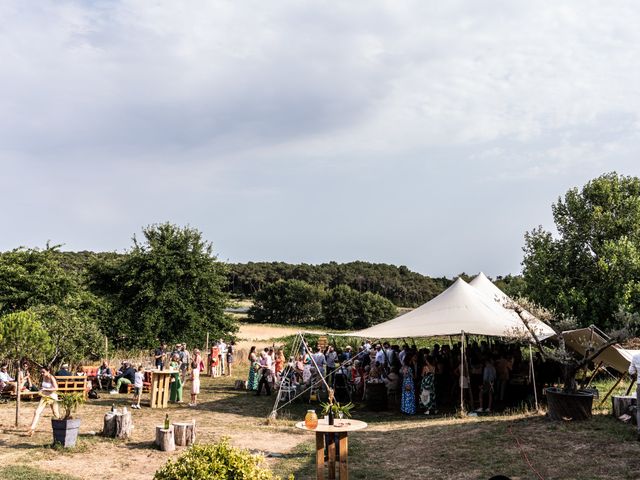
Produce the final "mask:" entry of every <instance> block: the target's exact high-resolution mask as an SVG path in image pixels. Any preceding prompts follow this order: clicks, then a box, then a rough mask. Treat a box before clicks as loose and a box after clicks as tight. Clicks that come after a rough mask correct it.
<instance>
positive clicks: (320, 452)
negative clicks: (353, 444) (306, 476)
mask: <svg viewBox="0 0 640 480" xmlns="http://www.w3.org/2000/svg"><path fill="white" fill-rule="evenodd" d="M296 428H299V429H301V430H306V431H308V432H315V433H316V479H317V480H323V479H324V447H325V443H324V436H325V434H328V435H329V443H328V445H327V449H328V450H329V461H328V462H327V470H329V480H335V478H336V435H337V436H338V444H339V447H340V458H339V469H340V477H339V478H340V480H348V479H349V462H348V456H349V444H348V441H347V435H348V433H349V432H355V431H356V430H362V429H364V428H367V424H366V423H365V422H362V421H360V420H352V419H343V420H340V419H336V420H335V424H334V425H328V424H327V421H326V420H324V419H322V420H318V426H317V427H316V428H314V429H311V428H307V427H306V426H305V424H304V422H298V423H296Z"/></svg>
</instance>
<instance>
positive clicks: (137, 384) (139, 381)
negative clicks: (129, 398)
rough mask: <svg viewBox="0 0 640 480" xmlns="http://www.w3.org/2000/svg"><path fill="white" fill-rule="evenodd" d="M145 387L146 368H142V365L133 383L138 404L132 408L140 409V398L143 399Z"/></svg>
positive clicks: (134, 395) (135, 399)
mask: <svg viewBox="0 0 640 480" xmlns="http://www.w3.org/2000/svg"><path fill="white" fill-rule="evenodd" d="M143 386H144V368H143V367H142V365H140V366H139V367H138V371H137V372H136V375H135V381H134V382H133V397H134V401H136V403H134V404H133V405H131V408H137V409H140V398H141V397H142V388H143Z"/></svg>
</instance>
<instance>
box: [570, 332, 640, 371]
mask: <svg viewBox="0 0 640 480" xmlns="http://www.w3.org/2000/svg"><path fill="white" fill-rule="evenodd" d="M562 336H563V337H564V342H565V345H566V346H567V348H570V349H571V350H573V351H574V352H577V353H579V354H580V355H582V356H584V355H585V354H586V353H587V350H588V349H591V348H598V347H599V346H600V345H603V344H605V343H606V342H607V341H608V340H609V339H608V338H607V337H606V336H605V335H604V334H602V333H601V332H600V331H599V330H598V329H596V328H594V327H589V328H578V329H576V330H567V331H566V332H562ZM635 353H637V351H636V350H625V349H624V348H622V347H621V346H620V345H618V344H615V345H611V346H609V347H607V348H606V349H604V350H603V351H602V352H601V353H600V355H598V356H597V357H596V358H594V359H593V363H594V364H596V365H598V364H599V363H600V362H602V363H603V364H604V365H606V366H607V367H611V368H613V369H614V370H616V371H617V372H619V373H626V372H627V371H628V370H629V363H630V362H631V357H633V355H634V354H635Z"/></svg>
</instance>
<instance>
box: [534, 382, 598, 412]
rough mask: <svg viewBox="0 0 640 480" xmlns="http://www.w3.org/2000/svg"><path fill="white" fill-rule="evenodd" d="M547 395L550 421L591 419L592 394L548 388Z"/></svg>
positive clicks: (582, 391)
mask: <svg viewBox="0 0 640 480" xmlns="http://www.w3.org/2000/svg"><path fill="white" fill-rule="evenodd" d="M545 393H546V395H547V415H549V418H550V419H551V420H588V419H590V418H591V407H592V406H593V392H589V391H584V390H578V391H577V392H573V393H566V392H563V391H562V389H561V388H556V387H549V388H547V389H546V390H545Z"/></svg>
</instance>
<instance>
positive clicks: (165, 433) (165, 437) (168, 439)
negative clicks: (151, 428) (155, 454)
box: [155, 425, 176, 452]
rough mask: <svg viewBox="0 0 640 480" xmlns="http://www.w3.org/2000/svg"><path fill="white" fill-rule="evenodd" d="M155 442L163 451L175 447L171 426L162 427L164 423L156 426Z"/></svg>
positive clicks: (169, 450)
mask: <svg viewBox="0 0 640 480" xmlns="http://www.w3.org/2000/svg"><path fill="white" fill-rule="evenodd" d="M155 444H156V445H157V446H158V448H160V450H162V451H163V452H172V451H174V450H175V449H176V443H175V441H174V439H173V426H170V427H169V429H168V430H165V429H164V425H159V426H157V427H156V440H155Z"/></svg>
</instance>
